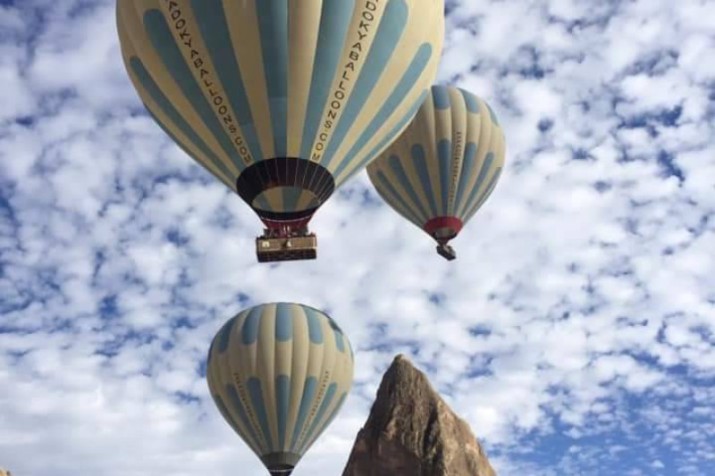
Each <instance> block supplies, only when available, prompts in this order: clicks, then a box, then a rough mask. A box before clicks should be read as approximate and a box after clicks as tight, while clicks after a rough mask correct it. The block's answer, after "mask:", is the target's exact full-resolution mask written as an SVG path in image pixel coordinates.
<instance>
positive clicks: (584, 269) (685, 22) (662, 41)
mask: <svg viewBox="0 0 715 476" xmlns="http://www.w3.org/2000/svg"><path fill="white" fill-rule="evenodd" d="M114 7H115V3H114V1H112V0H60V1H56V0H22V1H12V0H0V88H1V89H0V467H6V468H7V469H10V470H11V471H13V475H17V476H50V475H51V476H70V475H72V476H76V475H93V476H119V475H122V476H155V475H159V474H173V475H176V476H185V475H190V474H191V475H193V474H212V475H226V476H229V475H241V476H259V475H264V471H263V469H262V467H261V465H260V463H259V461H258V459H257V458H256V457H255V456H253V454H252V453H250V452H249V450H248V449H247V448H246V447H245V446H244V444H243V443H242V442H241V441H240V439H239V438H238V437H237V436H236V435H235V434H233V433H232V431H231V430H230V428H229V427H228V425H227V424H226V423H225V422H224V421H222V419H221V416H220V415H219V413H218V411H217V410H216V408H215V407H214V404H213V402H212V400H211V398H210V396H209V394H208V389H207V385H206V381H205V357H206V352H207V350H208V346H209V344H210V341H211V339H212V337H213V335H214V334H215V333H216V332H217V330H218V329H219V328H220V326H221V325H222V324H223V322H225V321H226V320H227V319H229V318H231V317H232V316H234V315H235V314H237V313H238V312H239V311H241V310H242V309H244V308H246V307H249V306H251V305H256V304H260V303H264V302H273V301H295V302H299V303H303V304H307V305H311V306H314V307H317V308H320V309H323V310H325V311H326V312H328V313H329V314H330V315H331V316H332V317H333V318H335V320H336V321H337V322H338V323H339V324H340V326H341V327H342V328H343V330H344V331H345V332H346V334H347V335H348V336H349V338H350V340H351V342H352V345H353V347H354V349H355V351H356V355H355V359H356V362H355V365H356V367H355V384H354V387H353V391H352V394H351V396H350V398H349V399H348V401H347V403H346V404H345V406H344V408H343V410H342V412H341V413H340V415H339V417H338V418H337V419H336V421H335V422H334V423H333V425H332V426H331V427H330V429H329V430H328V431H327V432H326V433H325V434H324V435H323V437H322V439H321V440H320V442H319V443H318V444H316V446H314V447H313V448H312V450H311V451H310V452H309V453H308V455H306V457H305V458H304V459H303V461H302V462H301V464H300V466H299V467H298V468H297V469H296V471H295V472H294V476H306V475H311V474H325V475H339V474H341V472H342V468H343V467H344V465H345V463H346V461H347V458H348V455H349V452H350V449H351V447H352V444H353V442H354V439H355V436H356V433H357V431H358V430H359V429H360V427H361V425H362V424H363V423H364V421H365V419H366V418H367V414H368V412H369V409H370V405H371V403H372V400H373V398H374V395H375V392H376V389H377V386H378V385H379V382H380V378H381V375H382V374H383V372H384V371H385V370H386V368H387V367H388V365H389V364H390V362H391V361H392V359H393V358H394V356H395V355H396V354H397V353H404V354H406V355H407V356H408V357H409V358H410V359H411V360H412V361H413V362H414V363H415V365H416V366H418V367H419V368H421V369H423V370H424V371H425V372H426V373H427V374H428V376H429V378H430V379H431V381H432V382H433V384H434V386H435V387H436V388H437V389H438V390H439V391H440V392H441V394H442V395H443V397H444V398H445V400H446V401H447V402H448V403H449V404H450V405H451V406H452V407H453V408H454V410H455V411H456V412H457V413H458V414H459V415H460V416H462V417H463V418H464V419H466V420H467V421H468V423H469V424H470V425H471V427H472V429H473V431H474V433H475V435H476V436H477V437H478V439H479V440H480V442H481V443H482V444H483V445H484V447H485V448H486V451H487V453H488V455H489V457H490V460H491V462H492V465H493V466H494V467H495V469H496V470H497V472H498V473H499V474H500V475H533V476H552V475H554V476H556V475H559V476H562V475H584V476H586V475H623V476H638V475H649V476H657V475H665V474H667V475H688V476H702V475H705V476H707V475H713V474H715V471H714V470H713V469H712V468H715V438H713V435H715V257H714V251H713V250H715V233H714V231H715V152H713V151H715V61H712V51H714V50H715V28H713V23H712V19H713V18H715V2H712V1H707V0H680V1H678V2H674V1H671V0H630V1H626V0H623V1H620V0H550V1H546V0H509V1H504V0H501V1H497V0H479V1H477V0H447V5H446V13H447V25H446V43H445V50H444V52H443V58H442V62H441V65H440V72H439V76H438V82H440V83H441V84H451V85H455V86H459V87H462V88H465V89H467V90H469V91H472V92H474V93H475V94H477V95H479V96H481V97H482V98H484V99H485V100H486V101H488V102H489V104H490V105H491V106H492V108H493V109H494V112H495V113H496V115H497V116H498V117H499V120H500V122H501V124H502V126H503V128H504V130H505V134H506V140H507V156H506V168H505V170H504V172H503V174H502V176H501V179H500V183H499V184H498V185H497V187H496V189H495V191H494V193H493V195H492V196H491V197H490V198H489V200H488V202H487V203H486V204H485V206H484V207H483V208H482V210H480V212H479V213H478V214H477V215H476V216H475V217H474V218H473V220H472V221H471V222H469V224H468V225H467V226H466V227H465V229H464V230H463V231H462V233H461V235H460V236H459V237H458V238H457V239H456V240H455V241H454V242H453V244H454V247H455V248H456V250H457V253H458V255H459V258H458V259H457V260H456V261H454V262H447V261H444V260H443V259H442V258H440V257H439V256H437V254H436V253H435V252H434V244H433V243H432V241H431V240H430V238H429V237H428V236H427V235H425V234H423V233H422V232H420V230H418V229H417V228H415V227H414V226H413V225H411V224H410V223H408V222H407V221H405V220H403V219H401V218H400V217H399V216H398V215H397V214H396V213H395V212H394V211H392V210H391V209H390V208H388V207H387V206H386V205H385V204H383V203H382V201H381V199H380V198H379V197H378V195H377V194H376V192H374V191H373V190H372V188H371V185H370V183H369V181H368V179H367V175H366V173H364V172H363V173H361V174H360V175H359V176H358V177H356V178H355V179H353V180H351V181H350V182H349V183H347V184H345V185H344V186H343V187H342V188H341V189H339V191H337V192H336V194H335V195H334V196H333V197H332V199H331V200H330V201H329V202H328V203H327V204H326V205H325V206H324V207H323V208H321V210H320V211H319V213H318V214H317V215H316V217H315V219H314V220H313V222H312V229H313V230H314V231H315V232H316V233H317V234H318V236H319V243H320V246H319V259H318V260H316V261H313V262H299V263H284V264H273V265H267V264H259V263H257V262H256V258H255V254H254V244H253V243H254V242H253V240H254V237H255V236H256V235H257V234H258V233H260V231H261V225H260V222H259V220H258V219H257V218H256V217H255V215H253V214H252V212H251V211H250V210H249V209H248V207H247V206H246V205H245V204H244V203H243V202H242V201H241V200H240V199H239V198H238V197H237V196H236V195H234V194H232V193H231V192H230V191H228V190H227V189H226V188H224V187H223V186H221V185H220V184H217V183H215V182H214V180H213V179H212V178H211V177H210V176H209V175H208V174H207V173H206V172H204V171H203V170H202V169H200V168H199V167H198V166H196V165H194V164H193V162H192V161H191V160H190V159H189V158H188V157H187V156H185V155H184V153H183V152H181V151H180V150H179V149H178V148H177V147H176V146H175V145H173V144H172V142H171V141H170V139H168V138H167V137H166V136H165V135H164V134H163V133H162V132H161V130H160V129H159V127H158V126H156V125H155V124H154V123H153V122H152V120H151V119H150V118H149V117H148V116H147V114H146V113H145V111H144V109H143V107H142V106H141V103H140V101H139V99H138V97H137V95H136V94H135V92H134V90H133V89H132V86H131V84H130V82H129V80H128V78H127V76H126V73H125V71H124V69H123V64H122V61H121V56H120V52H119V45H118V39H117V34H116V27H115V18H114Z"/></svg>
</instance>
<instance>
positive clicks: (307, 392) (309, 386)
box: [290, 377, 318, 452]
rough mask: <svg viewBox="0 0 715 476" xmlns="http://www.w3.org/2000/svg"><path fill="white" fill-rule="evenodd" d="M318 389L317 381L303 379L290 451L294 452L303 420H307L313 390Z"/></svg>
mask: <svg viewBox="0 0 715 476" xmlns="http://www.w3.org/2000/svg"><path fill="white" fill-rule="evenodd" d="M317 388H318V379H316V378H315V377H308V378H307V379H305V386H304V387H303V398H302V399H301V400H300V408H299V409H298V419H297V420H296V422H295V428H294V429H293V437H292V438H291V443H290V447H291V451H293V452H295V451H296V446H297V443H298V438H299V437H300V433H301V432H302V431H303V426H304V425H305V420H306V419H307V418H308V411H310V406H311V404H312V403H313V399H314V398H315V390H316V389H317Z"/></svg>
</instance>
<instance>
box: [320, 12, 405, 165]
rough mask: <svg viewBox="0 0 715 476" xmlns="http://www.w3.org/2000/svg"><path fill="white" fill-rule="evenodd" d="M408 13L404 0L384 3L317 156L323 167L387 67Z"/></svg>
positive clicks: (330, 159)
mask: <svg viewBox="0 0 715 476" xmlns="http://www.w3.org/2000/svg"><path fill="white" fill-rule="evenodd" d="M408 14H409V8H408V7H407V3H405V0H390V2H389V3H388V4H387V6H386V7H385V12H384V14H383V16H382V20H381V21H380V26H379V27H378V29H377V33H376V34H375V39H374V41H373V44H372V46H371V47H370V52H369V53H368V55H367V58H366V59H365V63H364V65H363V67H362V71H360V76H359V77H358V79H357V81H356V82H355V87H354V89H353V91H352V94H350V98H349V99H348V101H347V104H346V105H345V109H344V110H343V112H342V115H341V116H340V120H339V121H338V125H337V127H336V128H335V131H334V133H333V136H332V138H331V139H330V142H329V144H328V147H327V148H326V149H325V154H324V155H323V159H322V160H321V163H322V165H323V166H324V167H328V165H329V164H330V162H331V161H332V160H333V156H334V155H335V151H337V150H338V148H339V147H340V145H341V144H342V142H343V140H344V139H345V136H346V135H347V133H348V131H349V130H350V128H351V127H352V125H353V124H354V123H355V120H356V119H357V117H358V115H359V114H360V112H361V111H362V109H363V106H365V103H366V102H367V101H368V99H369V98H370V93H372V90H373V88H374V87H375V85H376V84H377V82H378V80H379V79H380V77H381V76H382V74H383V72H384V71H385V69H386V68H387V63H388V61H389V60H390V58H392V55H393V54H394V52H395V48H396V47H397V44H398V43H399V42H400V37H402V33H403V31H404V29H405V26H406V25H407V17H408ZM410 86H412V85H410Z"/></svg>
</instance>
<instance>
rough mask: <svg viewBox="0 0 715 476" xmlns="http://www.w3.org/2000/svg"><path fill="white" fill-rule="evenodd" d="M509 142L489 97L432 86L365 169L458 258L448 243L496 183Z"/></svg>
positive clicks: (444, 251) (442, 249)
mask: <svg viewBox="0 0 715 476" xmlns="http://www.w3.org/2000/svg"><path fill="white" fill-rule="evenodd" d="M505 147H506V145H505V141H504V133H503V132H502V129H501V127H500V126H499V123H498V122H497V118H496V116H495V115H494V112H493V111H492V109H491V108H490V107H489V105H488V104H487V103H486V102H484V101H483V100H481V99H479V98H478V97H476V96H475V95H473V94H471V93H469V92H467V91H464V90H462V89H458V88H454V87H446V86H433V87H432V93H431V94H430V95H429V96H428V97H427V99H426V100H425V102H424V104H422V107H421V108H420V110H419V112H418V113H417V115H416V116H415V118H414V120H413V121H412V122H411V124H410V125H409V126H408V127H407V129H406V130H405V131H404V132H403V133H402V135H401V136H400V137H399V138H398V139H397V140H396V141H395V142H394V143H393V144H392V145H390V147H389V148H388V149H386V150H385V151H384V152H383V153H382V154H381V155H380V157H379V158H378V159H376V160H375V161H373V162H372V163H371V164H370V165H368V167H367V171H368V176H369V177H370V181H371V182H372V184H373V185H374V186H375V188H376V190H377V192H378V193H379V194H380V196H381V197H382V198H383V199H384V200H385V201H386V202H387V203H388V204H389V205H390V206H391V207H392V208H393V209H395V210H396V211H397V212H398V213H399V214H400V215H402V216H403V217H405V218H406V219H408V220H409V221H411V222H412V223H414V224H415V225H417V226H418V227H420V228H421V229H422V230H424V231H425V232H427V233H428V234H429V235H430V236H431V237H432V238H434V239H435V240H436V241H437V243H438V246H437V252H438V253H439V254H440V255H441V256H443V257H444V258H446V259H448V260H453V259H455V258H456V253H455V251H454V249H453V248H452V247H451V246H449V245H448V243H449V241H450V240H452V239H453V238H454V237H456V236H457V234H458V233H459V232H460V230H461V229H462V227H463V226H464V224H465V223H466V222H467V221H468V220H469V219H470V218H471V217H472V216H473V215H474V214H475V213H476V212H477V210H479V208H480V207H481V206H482V205H483V204H484V202H485V201H486V199H487V198H488V197H489V195H490V194H491V193H492V191H493V190H494V187H495V186H496V183H497V180H499V175H500V174H501V171H502V168H503V167H504V154H505Z"/></svg>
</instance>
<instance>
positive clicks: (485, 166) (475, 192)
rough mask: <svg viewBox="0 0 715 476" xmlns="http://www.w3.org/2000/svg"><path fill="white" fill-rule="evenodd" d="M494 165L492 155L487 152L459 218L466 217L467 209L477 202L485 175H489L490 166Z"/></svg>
mask: <svg viewBox="0 0 715 476" xmlns="http://www.w3.org/2000/svg"><path fill="white" fill-rule="evenodd" d="M493 163H494V154H493V153H492V152H489V153H488V154H487V156H486V157H485V158H484V162H483V163H482V168H481V169H480V171H479V176H478V177H477V182H476V183H475V184H474V188H473V189H472V191H471V192H470V195H469V199H468V200H467V207H466V208H464V209H463V210H462V213H460V215H461V216H464V217H466V216H467V215H466V212H467V211H469V209H470V208H471V207H472V205H473V204H474V203H475V202H476V201H477V199H478V197H479V195H480V192H482V186H483V185H484V180H486V178H487V175H489V171H490V170H491V168H492V164H493Z"/></svg>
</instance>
